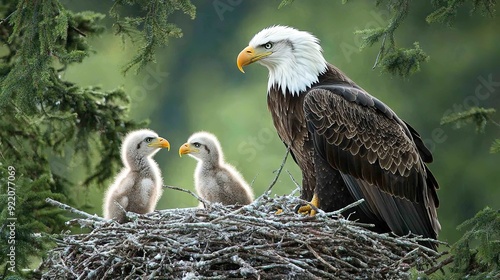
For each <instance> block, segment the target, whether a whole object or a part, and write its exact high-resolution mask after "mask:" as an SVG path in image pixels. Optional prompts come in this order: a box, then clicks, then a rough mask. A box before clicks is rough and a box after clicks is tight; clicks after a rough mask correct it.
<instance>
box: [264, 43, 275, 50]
mask: <svg viewBox="0 0 500 280" xmlns="http://www.w3.org/2000/svg"><path fill="white" fill-rule="evenodd" d="M272 47H273V44H271V43H266V44H265V45H264V48H265V49H266V50H269V49H270V48H272Z"/></svg>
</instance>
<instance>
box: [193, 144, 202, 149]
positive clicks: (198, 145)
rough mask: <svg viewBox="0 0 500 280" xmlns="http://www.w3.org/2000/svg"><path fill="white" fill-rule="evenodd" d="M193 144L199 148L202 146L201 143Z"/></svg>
mask: <svg viewBox="0 0 500 280" xmlns="http://www.w3.org/2000/svg"><path fill="white" fill-rule="evenodd" d="M193 145H194V146H195V147H196V148H199V147H200V146H201V144H200V143H193Z"/></svg>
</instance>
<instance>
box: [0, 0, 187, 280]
mask: <svg viewBox="0 0 500 280" xmlns="http://www.w3.org/2000/svg"><path fill="white" fill-rule="evenodd" d="M129 5H132V6H134V5H135V6H137V7H140V10H141V11H142V12H143V13H140V14H139V15H137V16H135V17H122V16H121V10H122V8H123V6H129ZM177 10H181V11H182V12H184V13H186V14H189V15H190V16H191V17H192V18H193V17H194V15H195V8H194V6H193V5H192V4H191V3H190V1H189V0H168V1H160V0H158V1H145V0H135V1H131V0H128V1H124V0H118V1H115V2H114V5H113V6H112V7H111V15H112V17H113V18H114V19H115V20H116V25H115V26H116V33H117V34H118V35H123V36H129V37H131V38H132V39H133V41H134V42H135V43H136V44H137V45H139V51H138V54H137V56H136V57H134V58H133V59H132V60H131V61H130V63H129V64H128V65H127V66H126V68H125V69H130V68H131V67H135V66H137V68H138V69H140V68H141V67H143V66H144V65H146V64H147V63H150V62H152V61H154V56H155V50H156V49H157V48H158V47H160V46H163V45H165V44H167V42H168V38H169V37H172V36H173V37H179V36H181V35H182V33H181V31H180V29H179V28H178V27H177V26H175V25H173V24H171V23H169V22H168V16H169V15H170V14H172V13H173V12H175V11H177ZM103 18H104V15H103V14H98V13H94V12H80V13H74V12H72V11H70V10H67V9H66V8H65V7H64V6H63V5H62V4H61V3H60V2H59V1H58V0H43V1H15V0H4V1H1V2H0V42H1V45H5V46H6V49H7V54H6V55H4V56H3V57H1V58H0V112H1V113H0V114H1V118H0V128H1V129H0V205H2V207H1V211H0V217H1V218H0V269H1V271H0V275H1V277H0V278H5V277H7V276H9V275H10V276H12V275H22V276H23V275H24V276H27V275H26V273H24V274H23V272H22V270H23V269H24V268H28V267H29V266H30V261H32V260H33V258H36V257H41V256H43V253H44V252H45V250H46V249H48V247H50V246H51V245H52V243H51V241H50V240H51V239H49V238H48V235H49V234H54V233H60V232H61V231H62V230H64V222H65V221H66V220H67V217H65V216H64V215H63V214H62V213H61V212H60V211H58V210H56V209H54V208H53V207H51V206H49V205H47V204H45V198H47V197H50V198H54V199H57V200H59V201H67V200H68V198H69V193H70V192H71V188H72V187H73V183H72V182H70V181H69V180H68V176H67V174H65V172H64V166H66V165H71V164H72V162H74V161H75V160H77V159H78V158H83V159H84V160H83V163H82V164H83V165H84V166H85V168H86V170H87V172H88V174H90V175H89V176H88V177H87V178H86V180H85V181H84V183H83V185H85V186H89V185H91V184H100V183H102V182H103V181H105V180H106V179H108V178H110V177H111V176H112V175H114V174H115V172H116V170H117V168H118V163H119V158H120V155H119V151H120V142H121V139H122V136H123V135H124V133H126V132H127V131H129V130H131V129H134V128H137V127H142V126H144V124H145V122H140V123H138V122H135V121H132V120H130V118H129V117H128V108H129V103H130V100H129V97H128V96H127V94H126V93H125V92H124V91H123V90H122V89H115V90H107V91H105V90H102V89H101V88H99V87H97V86H90V87H81V86H79V85H77V84H75V83H72V82H69V81H65V80H64V79H63V78H61V73H62V72H64V71H65V70H66V69H67V68H68V67H72V65H75V64H77V63H81V62H82V61H83V60H84V59H85V58H86V57H88V56H89V55H91V51H90V49H89V45H88V43H87V39H88V38H90V37H92V36H95V35H98V34H101V33H102V32H103V31H104V27H103V26H102V25H101V24H100V21H101V20H102V19H103ZM68 148H69V150H71V151H72V152H71V153H70V157H69V158H68V156H67V155H66V153H67V152H68ZM90 154H98V155H99V157H98V159H99V160H98V161H97V162H93V161H91V160H89V155H90ZM54 162H55V163H56V164H54ZM61 169H63V170H61ZM3 205H6V206H7V207H3Z"/></svg>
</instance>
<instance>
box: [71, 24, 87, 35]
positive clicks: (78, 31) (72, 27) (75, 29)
mask: <svg viewBox="0 0 500 280" xmlns="http://www.w3.org/2000/svg"><path fill="white" fill-rule="evenodd" d="M70 28H71V29H73V30H74V31H75V32H76V33H78V34H80V35H82V36H83V37H87V34H85V33H83V31H81V30H79V29H78V28H76V27H74V26H70Z"/></svg>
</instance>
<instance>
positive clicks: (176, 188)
mask: <svg viewBox="0 0 500 280" xmlns="http://www.w3.org/2000/svg"><path fill="white" fill-rule="evenodd" d="M163 187H164V188H166V189H172V190H176V191H181V192H185V193H188V194H190V195H192V196H193V197H194V198H196V199H197V200H198V201H199V202H201V203H203V205H205V207H208V206H209V205H210V202H208V201H207V200H206V199H204V198H202V197H200V196H199V195H197V194H195V193H194V192H192V191H190V190H186V189H183V188H179V187H175V186H168V185H163Z"/></svg>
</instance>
